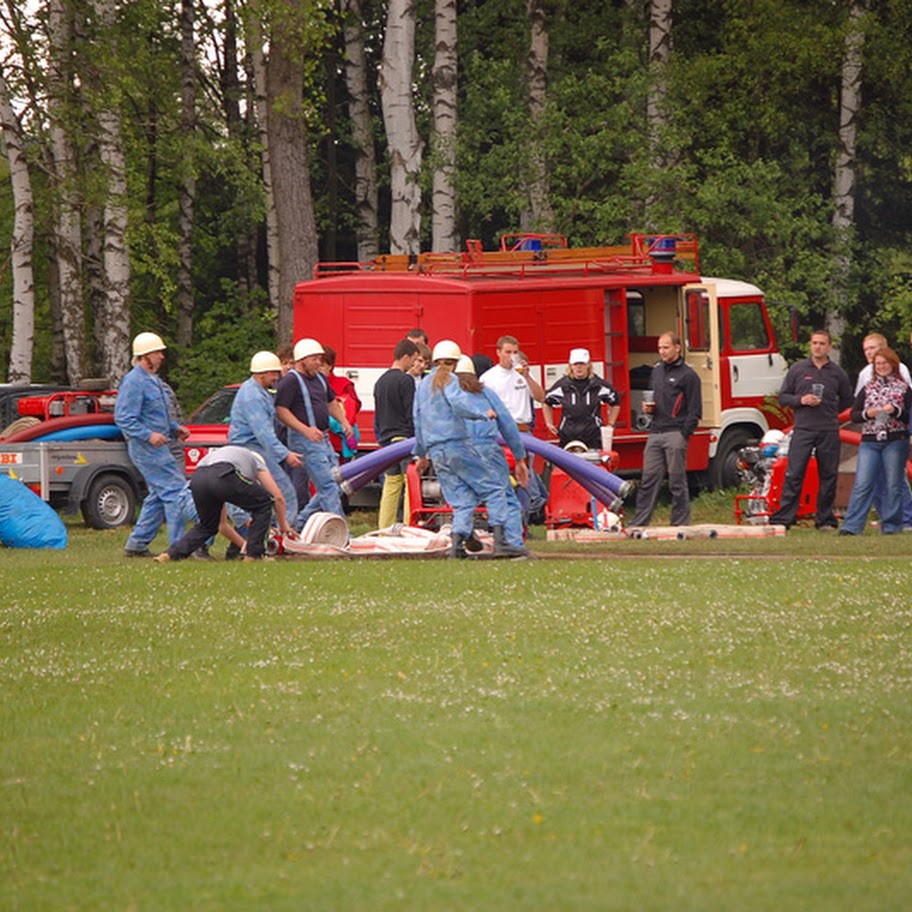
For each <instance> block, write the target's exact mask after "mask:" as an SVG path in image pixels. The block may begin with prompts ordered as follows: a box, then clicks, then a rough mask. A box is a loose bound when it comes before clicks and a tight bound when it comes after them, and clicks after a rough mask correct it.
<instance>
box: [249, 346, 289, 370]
mask: <svg viewBox="0 0 912 912" xmlns="http://www.w3.org/2000/svg"><path fill="white" fill-rule="evenodd" d="M281 370H282V362H281V361H279V359H278V356H277V355H276V354H274V353H273V352H268V351H261V352H257V353H256V354H255V355H254V356H253V357H252V358H251V359H250V373H251V374H267V373H269V372H270V371H281Z"/></svg>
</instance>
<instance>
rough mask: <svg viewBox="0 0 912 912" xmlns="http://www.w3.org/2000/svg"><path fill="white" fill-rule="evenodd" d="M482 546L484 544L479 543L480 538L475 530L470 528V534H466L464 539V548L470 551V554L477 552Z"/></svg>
mask: <svg viewBox="0 0 912 912" xmlns="http://www.w3.org/2000/svg"><path fill="white" fill-rule="evenodd" d="M483 548H484V545H483V544H482V543H481V539H480V538H479V537H478V536H477V535H476V534H475V530H474V529H473V530H472V534H471V535H469V536H468V538H466V540H465V549H466V551H471V552H472V554H477V553H478V552H479V551H481V550H482V549H483Z"/></svg>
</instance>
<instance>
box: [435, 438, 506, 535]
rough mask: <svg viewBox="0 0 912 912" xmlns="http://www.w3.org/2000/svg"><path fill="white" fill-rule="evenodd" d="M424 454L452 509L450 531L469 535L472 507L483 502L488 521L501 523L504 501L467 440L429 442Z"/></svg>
mask: <svg viewBox="0 0 912 912" xmlns="http://www.w3.org/2000/svg"><path fill="white" fill-rule="evenodd" d="M428 455H429V456H430V458H431V460H432V461H433V463H434V471H435V472H436V473H437V480H438V481H439V482H440V488H441V490H442V491H443V496H444V497H445V498H446V502H447V503H448V504H449V505H450V507H451V509H452V510H453V534H454V535H466V536H468V535H471V534H472V529H473V528H474V525H475V508H476V507H477V506H478V505H479V504H481V503H484V504H487V507H488V522H489V523H490V524H491V525H492V526H503V527H504V531H506V525H507V521H508V518H509V517H508V515H507V510H506V501H505V499H504V498H503V496H502V492H501V491H500V490H499V488H500V487H501V485H500V483H499V482H495V481H494V480H493V479H492V478H491V476H490V474H489V473H488V472H487V471H485V465H484V462H483V460H482V457H481V455H480V454H479V452H478V450H477V449H476V448H475V446H474V445H473V444H472V443H470V442H469V441H468V440H448V441H446V442H444V443H438V444H435V445H434V446H432V447H431V448H430V449H429V451H428Z"/></svg>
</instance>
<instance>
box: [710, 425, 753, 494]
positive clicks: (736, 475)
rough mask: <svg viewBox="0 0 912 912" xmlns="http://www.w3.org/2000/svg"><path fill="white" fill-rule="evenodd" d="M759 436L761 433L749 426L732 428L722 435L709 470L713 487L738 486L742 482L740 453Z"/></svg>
mask: <svg viewBox="0 0 912 912" xmlns="http://www.w3.org/2000/svg"><path fill="white" fill-rule="evenodd" d="M757 437H759V434H757V433H755V432H751V431H749V430H747V428H731V429H730V430H728V431H726V432H725V433H724V434H723V435H722V439H721V440H720V441H719V447H718V449H717V450H716V455H715V458H714V459H713V461H712V466H711V467H710V471H709V479H710V485H711V486H712V487H713V488H737V487H738V486H739V485H740V484H741V473H740V472H739V471H738V453H739V452H740V451H741V449H742V448H743V447H746V446H747V445H748V443H750V441H751V440H755V439H756V438H757Z"/></svg>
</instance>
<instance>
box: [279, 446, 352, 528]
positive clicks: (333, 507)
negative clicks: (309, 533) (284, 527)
mask: <svg viewBox="0 0 912 912" xmlns="http://www.w3.org/2000/svg"><path fill="white" fill-rule="evenodd" d="M288 445H289V447H290V448H291V449H292V450H294V451H295V452H296V453H300V454H301V457H302V458H303V460H304V467H305V468H306V469H307V474H308V475H309V476H310V481H311V484H312V485H313V486H314V489H315V493H314V495H313V497H311V498H310V500H309V501H308V502H307V506H306V507H304V509H303V510H301V511H300V513H298V519H297V522H295V523H293V525H294V526H295V528H296V529H298V531H300V530H301V529H303V528H304V525H305V523H306V522H307V520H308V519H310V517H311V516H312V515H313V514H314V513H317V512H320V513H335V514H337V515H338V516H344V515H345V510H344V509H343V507H342V494H341V492H340V490H339V484H338V482H337V481H336V480H335V478H333V474H332V472H333V469H334V468H335V467H336V466H337V465H338V464H339V463H338V457H337V456H336V451H335V450H334V449H333V448H332V444H331V443H330V442H329V439H328V438H327V436H326V434H325V433H324V435H323V439H322V440H321V441H320V442H319V443H314V442H313V441H312V440H308V439H307V438H306V437H305V436H304V435H303V434H299V433H298V432H297V431H295V430H293V429H291V428H289V430H288Z"/></svg>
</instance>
